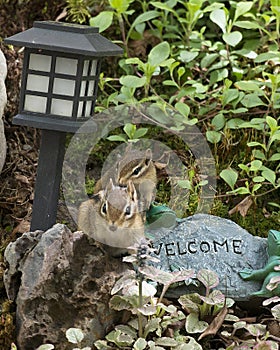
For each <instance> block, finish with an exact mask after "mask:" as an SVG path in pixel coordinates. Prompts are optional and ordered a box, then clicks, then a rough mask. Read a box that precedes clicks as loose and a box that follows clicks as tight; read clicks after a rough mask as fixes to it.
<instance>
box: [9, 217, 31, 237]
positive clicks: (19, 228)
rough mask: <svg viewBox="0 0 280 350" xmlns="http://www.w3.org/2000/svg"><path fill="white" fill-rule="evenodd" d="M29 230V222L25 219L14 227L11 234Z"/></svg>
mask: <svg viewBox="0 0 280 350" xmlns="http://www.w3.org/2000/svg"><path fill="white" fill-rule="evenodd" d="M29 231H30V222H29V221H26V220H22V221H21V222H20V223H19V224H18V225H17V226H16V227H15V228H14V229H13V232H12V235H14V234H16V233H25V232H29Z"/></svg>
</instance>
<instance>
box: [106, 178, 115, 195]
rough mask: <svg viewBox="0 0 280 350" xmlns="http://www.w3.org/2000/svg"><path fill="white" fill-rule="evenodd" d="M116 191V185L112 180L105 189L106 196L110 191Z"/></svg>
mask: <svg viewBox="0 0 280 350" xmlns="http://www.w3.org/2000/svg"><path fill="white" fill-rule="evenodd" d="M114 189H115V185H114V183H113V180H112V178H110V180H109V182H108V184H107V185H106V187H105V190H104V192H105V194H107V193H108V192H109V191H112V190H114Z"/></svg>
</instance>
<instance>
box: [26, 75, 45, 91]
mask: <svg viewBox="0 0 280 350" xmlns="http://www.w3.org/2000/svg"><path fill="white" fill-rule="evenodd" d="M48 88H49V77H45V76H42V75H35V74H28V76H27V82H26V90H32V91H40V92H48Z"/></svg>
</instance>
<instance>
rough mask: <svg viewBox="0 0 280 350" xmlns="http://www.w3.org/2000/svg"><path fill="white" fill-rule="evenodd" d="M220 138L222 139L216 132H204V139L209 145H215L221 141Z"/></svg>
mask: <svg viewBox="0 0 280 350" xmlns="http://www.w3.org/2000/svg"><path fill="white" fill-rule="evenodd" d="M221 138H222V135H221V133H220V132H218V131H214V130H208V131H206V139H207V141H209V142H211V143H214V144H216V143H218V142H220V141H221Z"/></svg>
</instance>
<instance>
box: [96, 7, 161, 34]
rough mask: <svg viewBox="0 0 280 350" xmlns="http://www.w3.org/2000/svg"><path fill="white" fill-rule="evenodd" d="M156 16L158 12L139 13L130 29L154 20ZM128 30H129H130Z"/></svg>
mask: <svg viewBox="0 0 280 350" xmlns="http://www.w3.org/2000/svg"><path fill="white" fill-rule="evenodd" d="M101 13H102V12H101ZM158 16H159V12H157V11H147V12H144V13H141V14H140V15H139V16H137V17H136V19H135V21H134V22H133V23H132V25H131V27H132V28H134V27H135V26H137V25H138V24H141V23H144V22H147V21H150V20H151V19H154V18H156V17H158ZM130 30H131V28H130Z"/></svg>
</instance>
